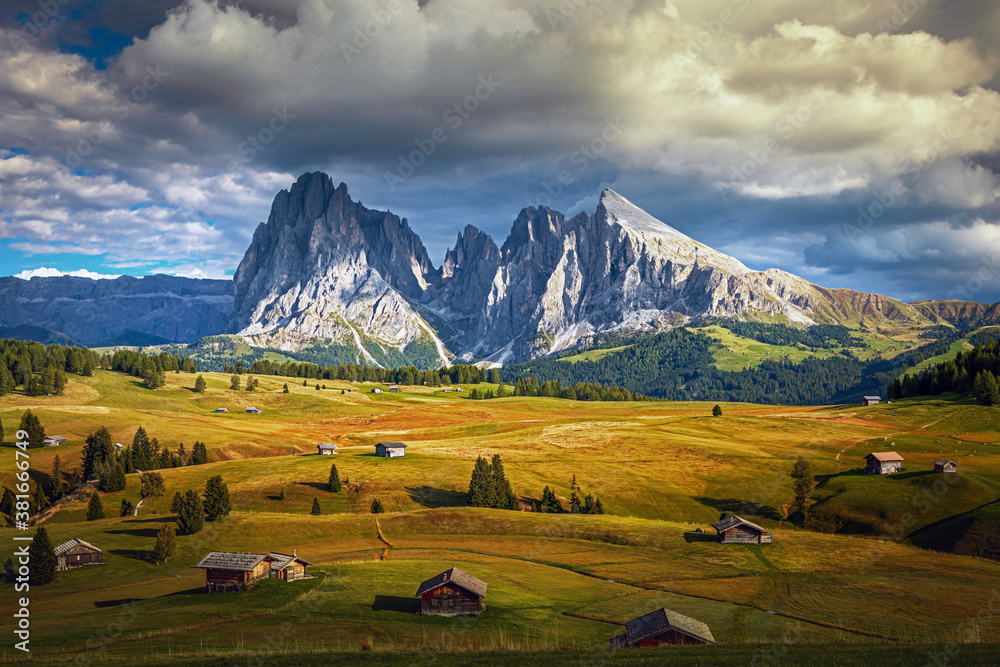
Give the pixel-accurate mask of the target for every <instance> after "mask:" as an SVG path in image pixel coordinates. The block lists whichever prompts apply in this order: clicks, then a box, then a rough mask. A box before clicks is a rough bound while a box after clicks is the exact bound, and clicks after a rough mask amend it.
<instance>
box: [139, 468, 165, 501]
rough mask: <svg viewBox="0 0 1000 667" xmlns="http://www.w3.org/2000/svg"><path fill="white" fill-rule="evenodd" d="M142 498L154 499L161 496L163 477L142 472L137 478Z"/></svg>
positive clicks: (153, 473) (155, 473)
mask: <svg viewBox="0 0 1000 667" xmlns="http://www.w3.org/2000/svg"><path fill="white" fill-rule="evenodd" d="M139 484H140V487H141V489H142V491H141V494H142V497H143V498H149V499H156V498H159V497H160V496H162V495H163V492H164V490H165V489H164V484H163V475H161V474H160V473H158V472H144V473H142V475H140V476H139Z"/></svg>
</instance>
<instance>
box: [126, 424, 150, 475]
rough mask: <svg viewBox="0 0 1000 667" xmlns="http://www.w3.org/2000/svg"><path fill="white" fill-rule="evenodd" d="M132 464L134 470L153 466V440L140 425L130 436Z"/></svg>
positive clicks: (147, 468)
mask: <svg viewBox="0 0 1000 667" xmlns="http://www.w3.org/2000/svg"><path fill="white" fill-rule="evenodd" d="M131 456H132V466H133V468H134V469H135V470H149V469H150V468H152V467H153V441H152V440H150V439H149V434H148V433H146V429H145V428H143V427H142V426H140V427H139V428H138V429H136V431H135V436H133V437H132V451H131Z"/></svg>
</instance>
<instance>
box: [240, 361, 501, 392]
mask: <svg viewBox="0 0 1000 667" xmlns="http://www.w3.org/2000/svg"><path fill="white" fill-rule="evenodd" d="M223 372H224V373H235V374H236V375H243V374H244V373H247V372H249V373H251V374H253V375H281V376H285V377H293V378H305V379H312V380H346V381H348V382H377V383H382V384H399V385H427V386H432V387H439V386H442V385H444V386H448V385H452V384H481V383H484V382H490V383H491V384H497V383H499V382H500V373H499V372H498V371H497V370H496V369H493V370H490V371H487V370H484V369H482V368H478V367H477V366H468V365H463V364H459V365H456V366H450V367H448V368H440V369H437V370H426V371H422V370H420V369H418V368H417V367H416V366H403V367H401V368H378V367H375V366H365V365H361V364H336V365H331V366H319V365H317V364H312V363H309V362H289V363H279V362H273V361H270V360H268V359H258V360H257V361H255V362H253V363H252V364H251V365H250V366H249V368H247V367H246V366H244V364H243V362H241V361H238V362H236V363H235V364H229V363H226V364H225V365H224V366H223Z"/></svg>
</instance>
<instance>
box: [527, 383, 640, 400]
mask: <svg viewBox="0 0 1000 667" xmlns="http://www.w3.org/2000/svg"><path fill="white" fill-rule="evenodd" d="M514 395H515V396H549V397H552V398H566V399H569V400H571V401H648V400H651V399H650V398H649V397H648V396H643V395H642V394H633V393H632V392H631V391H629V390H628V389H624V388H622V387H613V386H610V387H605V386H604V385H602V384H598V383H586V382H577V383H576V384H574V385H573V386H571V387H563V386H562V385H560V384H559V380H552V381H550V380H546V381H544V382H542V383H541V384H539V383H538V378H536V377H519V378H517V380H516V381H515V382H514Z"/></svg>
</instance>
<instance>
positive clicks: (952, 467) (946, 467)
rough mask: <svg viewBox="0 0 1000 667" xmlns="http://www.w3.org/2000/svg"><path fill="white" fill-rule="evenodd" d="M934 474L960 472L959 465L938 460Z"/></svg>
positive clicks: (935, 463)
mask: <svg viewBox="0 0 1000 667" xmlns="http://www.w3.org/2000/svg"><path fill="white" fill-rule="evenodd" d="M934 472H958V464H957V463H955V462H954V461H945V460H944V459H938V460H937V461H935V462H934Z"/></svg>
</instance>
